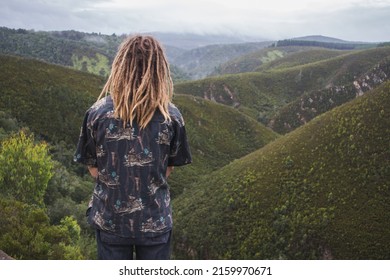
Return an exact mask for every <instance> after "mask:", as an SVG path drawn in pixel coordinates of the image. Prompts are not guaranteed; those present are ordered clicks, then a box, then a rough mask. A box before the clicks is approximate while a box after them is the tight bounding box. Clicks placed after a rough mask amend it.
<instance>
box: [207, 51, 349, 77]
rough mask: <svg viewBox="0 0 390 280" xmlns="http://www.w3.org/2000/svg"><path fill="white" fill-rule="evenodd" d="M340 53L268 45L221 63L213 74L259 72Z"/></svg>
mask: <svg viewBox="0 0 390 280" xmlns="http://www.w3.org/2000/svg"><path fill="white" fill-rule="evenodd" d="M301 52H304V54H301ZM340 54H343V52H341V51H336V50H329V49H324V48H316V47H305V46H303V47H300V46H286V47H266V48H263V49H260V50H257V51H254V52H251V53H248V54H246V55H242V56H240V57H237V58H235V59H232V60H229V61H228V62H226V63H224V64H221V65H220V66H219V67H218V68H217V69H216V70H215V71H214V72H213V73H212V74H211V76H217V75H225V74H238V73H246V72H259V71H263V70H266V69H271V68H272V69H275V68H276V67H278V68H284V67H287V66H289V67H291V66H294V65H302V64H306V63H310V62H315V61H319V60H324V59H328V58H331V57H334V56H338V55H340Z"/></svg>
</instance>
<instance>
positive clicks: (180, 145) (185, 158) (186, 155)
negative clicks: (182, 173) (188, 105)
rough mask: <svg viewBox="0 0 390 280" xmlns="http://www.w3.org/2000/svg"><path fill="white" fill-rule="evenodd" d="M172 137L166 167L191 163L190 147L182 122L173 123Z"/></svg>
mask: <svg viewBox="0 0 390 280" xmlns="http://www.w3.org/2000/svg"><path fill="white" fill-rule="evenodd" d="M173 130H174V136H173V138H172V141H171V152H170V155H169V159H168V166H181V165H186V164H189V163H191V162H192V156H191V151H190V146H189V144H188V140H187V133H186V129H185V126H184V121H173Z"/></svg>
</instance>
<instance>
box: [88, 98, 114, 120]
mask: <svg viewBox="0 0 390 280" xmlns="http://www.w3.org/2000/svg"><path fill="white" fill-rule="evenodd" d="M111 111H113V103H112V99H111V96H109V95H108V96H106V97H103V98H101V99H99V100H98V101H96V102H95V103H94V104H93V105H92V106H91V107H90V108H89V109H88V111H87V113H88V115H89V118H90V119H96V118H98V117H102V116H105V115H107V113H109V112H111Z"/></svg>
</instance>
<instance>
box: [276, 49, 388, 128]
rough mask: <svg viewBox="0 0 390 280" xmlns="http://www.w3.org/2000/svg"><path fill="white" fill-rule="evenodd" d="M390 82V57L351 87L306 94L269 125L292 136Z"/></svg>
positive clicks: (280, 111) (280, 112) (288, 105)
mask: <svg viewBox="0 0 390 280" xmlns="http://www.w3.org/2000/svg"><path fill="white" fill-rule="evenodd" d="M389 78H390V57H386V58H384V59H383V60H382V61H380V62H379V63H378V64H377V65H376V66H375V67H374V68H373V69H371V70H370V71H368V72H366V73H364V74H363V75H361V76H360V77H356V79H355V80H354V82H353V83H351V84H347V85H345V86H332V87H329V88H326V89H322V90H318V91H312V92H309V93H305V94H303V95H302V96H301V97H300V98H298V99H296V100H295V101H293V102H291V103H289V104H287V105H286V106H285V107H283V108H282V109H281V110H279V111H278V113H277V114H276V115H275V117H273V118H272V120H271V121H270V122H269V124H268V125H269V127H271V128H272V129H273V130H275V131H277V132H278V133H282V134H284V133H287V132H290V131H292V130H294V129H296V128H297V127H299V126H301V125H303V124H305V123H307V122H308V121H310V120H311V119H313V118H314V117H316V116H318V115H320V114H322V113H324V112H326V111H329V110H331V109H332V108H335V107H337V106H339V105H341V104H343V103H345V102H347V101H349V100H351V99H354V98H356V97H357V96H361V95H363V94H364V93H365V92H367V91H370V90H371V89H373V88H375V87H377V86H378V85H380V84H381V83H383V82H385V81H387V80H389Z"/></svg>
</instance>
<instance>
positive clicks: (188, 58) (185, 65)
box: [171, 42, 270, 80]
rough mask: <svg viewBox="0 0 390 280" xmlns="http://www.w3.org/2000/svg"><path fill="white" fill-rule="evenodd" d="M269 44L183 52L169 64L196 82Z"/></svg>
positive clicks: (232, 45)
mask: <svg viewBox="0 0 390 280" xmlns="http://www.w3.org/2000/svg"><path fill="white" fill-rule="evenodd" d="M269 44H270V42H259V43H241V44H219V45H210V46H205V47H200V48H196V49H191V50H188V51H185V52H183V53H181V54H180V55H178V56H176V57H173V58H172V59H171V63H172V64H174V65H176V66H177V67H178V68H179V69H181V70H182V71H183V72H185V73H187V74H188V75H189V77H190V78H191V79H192V80H197V79H201V78H205V77H206V76H208V75H209V74H211V73H213V72H214V71H215V70H216V68H218V67H219V65H221V64H223V63H225V62H227V61H229V60H231V59H234V58H236V57H240V56H242V55H245V54H247V53H251V52H253V51H256V50H259V49H263V48H264V47H266V46H268V45H269Z"/></svg>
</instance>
